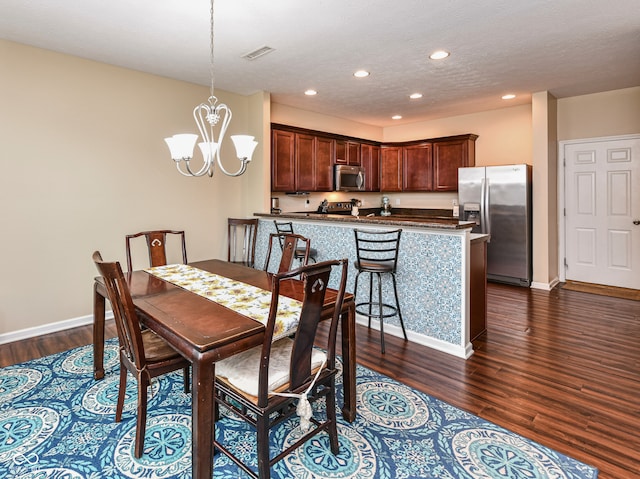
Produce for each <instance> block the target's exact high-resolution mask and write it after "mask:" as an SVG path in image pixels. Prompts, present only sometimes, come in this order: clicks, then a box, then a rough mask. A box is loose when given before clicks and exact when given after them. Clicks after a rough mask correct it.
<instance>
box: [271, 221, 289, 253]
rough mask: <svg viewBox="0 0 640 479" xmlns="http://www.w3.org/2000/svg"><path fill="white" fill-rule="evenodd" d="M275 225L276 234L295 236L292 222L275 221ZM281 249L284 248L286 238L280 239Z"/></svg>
mask: <svg viewBox="0 0 640 479" xmlns="http://www.w3.org/2000/svg"><path fill="white" fill-rule="evenodd" d="M273 224H274V225H276V233H280V234H293V223H292V222H291V221H276V220H273ZM280 248H284V237H283V236H281V237H280Z"/></svg>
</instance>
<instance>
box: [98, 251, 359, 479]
mask: <svg viewBox="0 0 640 479" xmlns="http://www.w3.org/2000/svg"><path fill="white" fill-rule="evenodd" d="M190 266H193V267H195V268H198V269H201V270H204V271H207V272H210V273H214V274H216V275H219V276H223V277H226V278H230V279H233V280H235V281H240V282H242V283H246V284H249V285H252V286H255V287H258V288H261V289H264V290H267V291H270V290H271V277H272V275H271V274H270V273H267V272H265V271H261V270H257V269H253V268H249V267H246V266H242V265H238V264H234V263H229V262H226V261H221V260H206V261H199V262H195V263H190ZM125 276H126V277H127V281H128V284H129V289H130V291H131V295H132V298H133V302H134V305H135V307H136V310H137V312H138V315H139V317H140V320H141V322H142V323H143V324H144V325H146V326H147V327H148V328H149V329H151V330H152V331H154V332H155V333H156V334H158V335H159V336H162V337H163V338H164V339H165V340H166V341H168V342H169V344H171V345H172V346H173V347H174V348H175V349H176V350H177V351H179V352H180V354H182V355H183V356H184V357H185V358H187V359H188V360H189V361H190V362H191V365H192V375H193V383H192V384H193V385H192V411H191V414H192V441H193V447H192V467H193V474H192V476H193V477H194V478H196V479H202V478H207V479H211V477H212V474H213V447H212V444H213V435H214V414H213V412H214V408H213V406H214V378H215V364H216V362H217V361H220V360H222V359H225V358H227V357H229V356H232V355H234V354H236V353H239V352H241V351H245V350H247V349H250V348H252V347H254V346H257V345H259V344H262V341H263V337H264V329H265V328H264V325H263V324H262V323H260V322H258V321H256V320H254V319H251V318H249V317H247V316H244V315H242V314H240V313H238V312H235V311H233V310H231V309H228V308H227V307H225V306H223V305H221V304H218V303H216V302H215V301H212V300H210V299H207V298H205V297H202V296H199V295H198V294H196V293H193V292H191V291H188V290H186V289H183V288H181V287H179V286H176V285H174V284H172V283H169V282H167V281H164V280H162V279H160V278H158V277H156V276H154V275H152V274H150V273H148V272H146V271H133V272H129V273H126V275H125ZM280 293H281V294H282V295H284V296H287V297H290V298H293V299H296V300H299V301H301V300H302V297H303V289H302V282H301V281H298V280H292V281H287V282H286V284H282V285H281V289H280ZM336 297H337V291H335V290H332V289H329V290H327V294H326V298H325V303H324V311H323V315H324V316H325V317H326V319H329V318H330V317H331V314H332V310H333V308H334V305H335V301H336ZM105 298H107V291H106V288H105V286H104V283H103V282H102V278H101V277H98V278H96V280H95V283H94V324H93V348H94V377H95V378H96V379H101V378H103V377H104V366H103V359H104V321H105ZM341 338H342V360H343V387H344V404H343V407H342V414H343V417H344V418H345V419H346V420H347V421H349V422H353V421H354V420H355V415H356V388H355V386H356V384H355V383H356V362H355V302H354V297H353V295H352V294H350V293H347V294H346V296H345V299H344V303H343V306H342V314H341Z"/></svg>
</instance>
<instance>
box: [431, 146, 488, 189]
mask: <svg viewBox="0 0 640 479" xmlns="http://www.w3.org/2000/svg"><path fill="white" fill-rule="evenodd" d="M476 138H478V135H471V134H470V135H460V136H456V137H449V138H442V139H439V140H436V141H434V142H433V191H458V168H460V167H463V166H475V165H476Z"/></svg>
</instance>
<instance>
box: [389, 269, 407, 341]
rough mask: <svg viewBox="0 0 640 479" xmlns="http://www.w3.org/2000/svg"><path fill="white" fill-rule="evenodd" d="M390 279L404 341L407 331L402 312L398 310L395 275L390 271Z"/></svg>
mask: <svg viewBox="0 0 640 479" xmlns="http://www.w3.org/2000/svg"><path fill="white" fill-rule="evenodd" d="M391 279H392V280H393V294H394V295H395V297H396V309H397V310H398V318H399V319H400V326H402V334H404V339H405V341H406V340H407V339H408V338H407V331H406V330H405V329H404V321H403V320H402V313H401V312H400V299H399V298H398V286H397V285H396V275H395V274H394V273H391Z"/></svg>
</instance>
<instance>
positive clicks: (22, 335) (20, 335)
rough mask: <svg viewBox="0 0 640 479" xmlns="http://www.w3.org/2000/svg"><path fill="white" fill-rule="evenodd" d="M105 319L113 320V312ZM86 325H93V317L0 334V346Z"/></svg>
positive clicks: (108, 312) (107, 313) (106, 315)
mask: <svg viewBox="0 0 640 479" xmlns="http://www.w3.org/2000/svg"><path fill="white" fill-rule="evenodd" d="M105 319H113V312H111V311H107V312H106V314H105ZM87 324H93V315H88V316H81V317H79V318H73V319H66V320H64V321H57V322H55V323H49V324H43V325H42V326H34V327H33V328H26V329H20V330H18V331H12V332H10V333H4V334H0V344H6V343H12V342H14V341H20V340H22V339H29V338H34V337H36V336H42V335H44V334H50V333H57V332H60V331H64V330H66V329H71V328H77V327H79V326H86V325H87Z"/></svg>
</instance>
